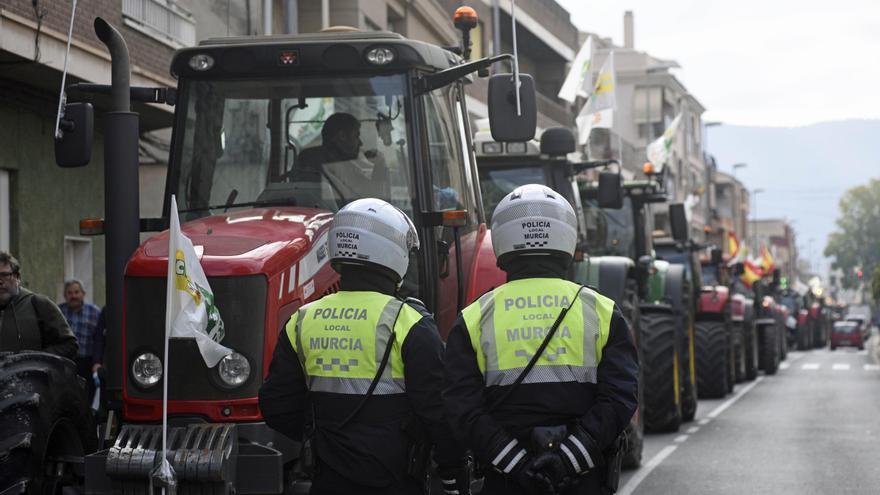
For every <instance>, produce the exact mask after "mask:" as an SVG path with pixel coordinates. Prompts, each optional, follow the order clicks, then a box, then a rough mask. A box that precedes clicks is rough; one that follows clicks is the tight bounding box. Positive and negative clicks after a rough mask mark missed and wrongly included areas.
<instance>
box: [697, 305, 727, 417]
mask: <svg viewBox="0 0 880 495" xmlns="http://www.w3.org/2000/svg"><path fill="white" fill-rule="evenodd" d="M694 342H695V345H696V354H697V356H696V357H697V390H699V391H700V398H701V399H720V398H722V397H724V396H725V395H727V392H728V387H729V382H728V380H729V377H728V374H729V365H728V353H729V352H730V350H729V347H728V339H727V328H726V326H725V324H724V322H723V321H698V322H697V324H696V326H695V327H694Z"/></svg>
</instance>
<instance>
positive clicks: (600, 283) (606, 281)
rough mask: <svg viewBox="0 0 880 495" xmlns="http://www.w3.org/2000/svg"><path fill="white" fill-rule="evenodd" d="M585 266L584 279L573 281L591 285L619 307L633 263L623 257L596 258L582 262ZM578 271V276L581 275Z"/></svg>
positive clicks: (622, 300)
mask: <svg viewBox="0 0 880 495" xmlns="http://www.w3.org/2000/svg"><path fill="white" fill-rule="evenodd" d="M583 263H584V264H585V265H586V270H585V271H586V279H585V280H575V282H576V283H579V284H582V285H591V286H593V287H595V288H597V289H598V291H599V293H600V294H602V295H603V296H605V297H608V298H610V299H611V300H613V301H614V303H615V304H617V306H618V307H619V306H621V305H622V304H623V302H624V299H625V298H626V286H627V284H626V281H627V277H628V276H629V274H630V271H631V270H632V269H633V267H635V263H634V262H633V261H632V260H631V259H629V258H625V257H623V256H596V257H591V258H587V259H585V260H584V261H583ZM583 273H584V270H579V271H578V274H583Z"/></svg>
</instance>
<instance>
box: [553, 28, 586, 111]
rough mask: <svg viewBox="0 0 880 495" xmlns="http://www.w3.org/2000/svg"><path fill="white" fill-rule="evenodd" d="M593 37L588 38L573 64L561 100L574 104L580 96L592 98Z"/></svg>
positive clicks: (561, 92) (561, 93)
mask: <svg viewBox="0 0 880 495" xmlns="http://www.w3.org/2000/svg"><path fill="white" fill-rule="evenodd" d="M592 68H593V37H592V36H587V41H585V42H584V44H583V46H581V49H580V50H579V51H578V53H577V56H575V57H574V61H572V63H571V69H569V70H568V75H567V76H565V81H564V82H563V83H562V88H561V89H560V90H559V95H557V96H558V97H559V98H561V99H563V100H565V101H567V102H569V103H574V100H575V99H577V97H578V96H580V97H582V98H586V97H588V96H590V89H592V87H593V72H592Z"/></svg>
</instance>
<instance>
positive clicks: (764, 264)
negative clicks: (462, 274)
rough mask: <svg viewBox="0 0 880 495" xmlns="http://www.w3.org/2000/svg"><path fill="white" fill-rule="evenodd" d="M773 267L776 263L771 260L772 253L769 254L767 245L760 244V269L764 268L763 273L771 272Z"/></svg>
mask: <svg viewBox="0 0 880 495" xmlns="http://www.w3.org/2000/svg"><path fill="white" fill-rule="evenodd" d="M774 268H776V263H775V262H774V261H773V255H772V254H770V250H769V249H767V246H761V269H763V270H764V273H772V272H773V269H774Z"/></svg>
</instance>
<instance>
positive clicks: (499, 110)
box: [489, 73, 538, 142]
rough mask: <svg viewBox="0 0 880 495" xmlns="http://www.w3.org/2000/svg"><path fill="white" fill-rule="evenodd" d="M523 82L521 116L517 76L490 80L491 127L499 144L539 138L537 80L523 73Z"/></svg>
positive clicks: (497, 77)
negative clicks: (518, 109)
mask: <svg viewBox="0 0 880 495" xmlns="http://www.w3.org/2000/svg"><path fill="white" fill-rule="evenodd" d="M519 82H520V89H519V108H520V112H519V114H517V105H516V83H515V82H514V79H513V74H496V75H494V76H492V77H491V78H489V126H490V128H491V131H492V139H494V140H495V141H498V142H511V141H513V142H522V141H529V140H531V139H534V138H535V128H536V127H537V125H538V104H537V101H536V99H535V80H534V79H532V76H530V75H528V74H522V73H521V74H520V75H519Z"/></svg>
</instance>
